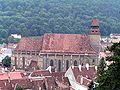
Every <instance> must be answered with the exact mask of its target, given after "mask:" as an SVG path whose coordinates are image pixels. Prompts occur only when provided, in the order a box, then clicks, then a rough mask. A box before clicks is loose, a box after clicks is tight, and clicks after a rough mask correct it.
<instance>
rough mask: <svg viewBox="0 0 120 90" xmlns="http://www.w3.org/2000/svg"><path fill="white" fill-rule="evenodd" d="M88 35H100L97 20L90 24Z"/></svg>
mask: <svg viewBox="0 0 120 90" xmlns="http://www.w3.org/2000/svg"><path fill="white" fill-rule="evenodd" d="M90 34H92V35H100V31H99V20H98V19H96V18H94V19H93V20H92V23H91V31H90Z"/></svg>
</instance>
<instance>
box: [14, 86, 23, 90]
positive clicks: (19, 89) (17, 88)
mask: <svg viewBox="0 0 120 90" xmlns="http://www.w3.org/2000/svg"><path fill="white" fill-rule="evenodd" d="M15 90H24V89H23V88H22V87H20V86H17V87H16V89H15Z"/></svg>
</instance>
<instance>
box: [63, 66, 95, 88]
mask: <svg viewBox="0 0 120 90" xmlns="http://www.w3.org/2000/svg"><path fill="white" fill-rule="evenodd" d="M86 66H87V67H83V66H81V65H79V66H71V67H69V69H68V70H67V71H66V73H65V77H68V79H69V82H70V84H71V86H72V88H73V89H75V90H88V86H89V85H90V83H91V81H92V80H93V79H94V78H95V76H96V71H97V70H96V68H95V67H89V66H88V65H86Z"/></svg>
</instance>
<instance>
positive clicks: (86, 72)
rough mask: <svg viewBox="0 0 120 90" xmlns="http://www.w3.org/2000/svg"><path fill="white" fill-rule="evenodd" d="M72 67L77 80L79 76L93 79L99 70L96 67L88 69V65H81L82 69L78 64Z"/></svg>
mask: <svg viewBox="0 0 120 90" xmlns="http://www.w3.org/2000/svg"><path fill="white" fill-rule="evenodd" d="M71 68H72V71H73V74H74V76H75V78H76V80H77V78H78V77H79V76H83V77H86V78H87V79H93V78H94V77H95V76H96V72H97V71H96V69H95V67H89V70H87V68H86V67H81V71H80V69H79V67H78V66H74V67H71Z"/></svg>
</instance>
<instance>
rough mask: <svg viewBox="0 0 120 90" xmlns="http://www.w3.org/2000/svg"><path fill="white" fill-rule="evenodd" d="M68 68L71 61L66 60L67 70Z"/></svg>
mask: <svg viewBox="0 0 120 90" xmlns="http://www.w3.org/2000/svg"><path fill="white" fill-rule="evenodd" d="M68 68H69V61H68V60H66V70H68Z"/></svg>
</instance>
